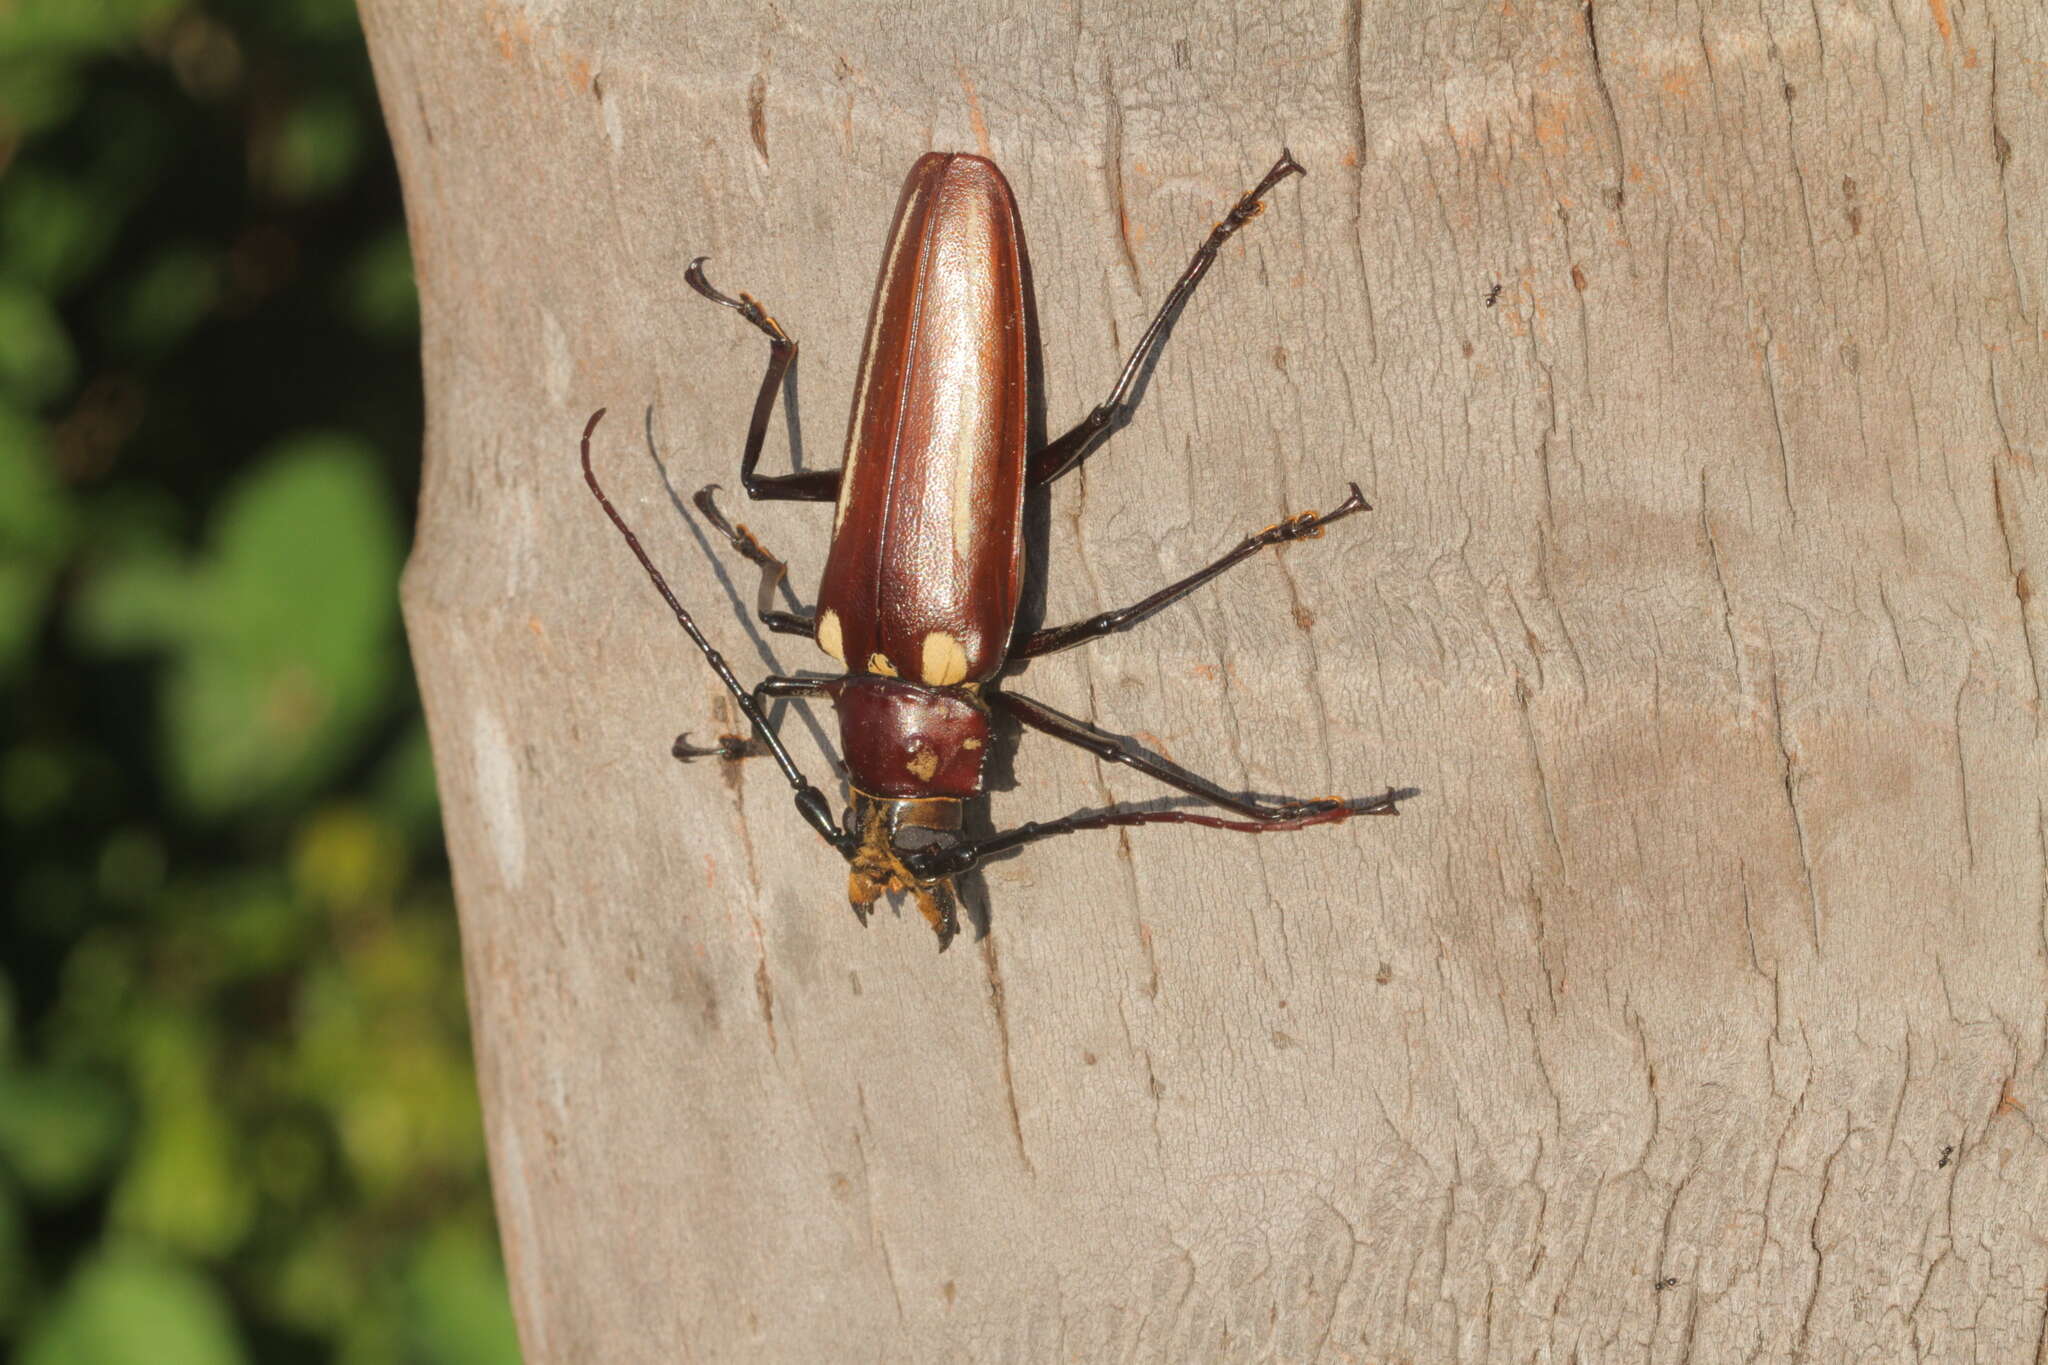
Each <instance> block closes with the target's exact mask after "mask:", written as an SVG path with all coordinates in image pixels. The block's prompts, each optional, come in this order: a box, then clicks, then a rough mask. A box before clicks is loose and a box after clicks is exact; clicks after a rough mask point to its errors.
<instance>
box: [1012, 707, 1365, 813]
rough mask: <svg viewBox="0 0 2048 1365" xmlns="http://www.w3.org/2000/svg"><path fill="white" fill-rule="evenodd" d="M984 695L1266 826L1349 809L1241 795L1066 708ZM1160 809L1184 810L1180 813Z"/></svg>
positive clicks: (1036, 725) (1330, 801) (1331, 801)
mask: <svg viewBox="0 0 2048 1365" xmlns="http://www.w3.org/2000/svg"><path fill="white" fill-rule="evenodd" d="M982 696H983V699H984V700H986V701H988V702H989V703H990V704H991V705H994V706H999V707H1001V708H1002V709H1003V710H1005V711H1007V712H1009V713H1010V714H1011V715H1013V716H1015V717H1016V718H1017V719H1018V720H1019V721H1021V722H1023V723H1024V724H1026V725H1028V726H1030V727H1031V728H1032V729H1034V730H1037V731H1039V732H1040V733H1042V734H1048V735H1051V736H1052V737H1053V738H1054V739H1059V740H1065V741H1066V742H1067V743H1069V744H1071V745H1073V746H1074V747H1075V748H1077V749H1086V750H1087V751H1088V752H1089V753H1091V754H1094V755H1095V756H1096V757H1097V758H1099V759H1101V760H1103V761H1104V762H1106V763H1122V764H1124V765H1126V766H1127V767H1132V768H1136V769H1137V770H1138V771H1139V772H1141V773H1144V774H1145V775H1147V776H1148V777H1156V778H1158V779H1159V780H1160V781H1161V782H1164V783H1165V784H1166V785H1167V786H1169V787H1176V788H1178V789H1179V790H1181V791H1184V792H1186V793H1188V794H1189V795H1190V796H1199V797H1201V798H1202V799H1203V800H1204V801H1210V802H1213V803H1215V804H1216V805H1219V806H1221V807H1223V808H1224V809H1225V810H1229V811H1235V812H1237V813H1238V814H1239V815H1242V816H1246V817H1247V818H1249V819H1251V820H1253V821H1255V822H1257V823H1258V824H1259V825H1260V826H1264V825H1268V824H1276V823H1278V824H1287V823H1288V822H1290V821H1299V820H1303V819H1307V820H1309V821H1310V823H1320V822H1321V820H1323V819H1332V818H1341V817H1336V816H1333V815H1332V814H1331V812H1333V811H1342V810H1347V809H1348V806H1347V803H1346V802H1344V801H1342V800H1340V799H1338V798H1336V797H1326V798H1324V799H1322V800H1319V801H1282V802H1276V803H1272V804H1268V803H1267V802H1263V801H1257V800H1253V799H1251V798H1249V797H1243V796H1235V795H1232V794H1231V793H1230V792H1227V791H1225V790H1223V788H1221V787H1219V786H1217V785H1216V784H1215V783H1214V782H1211V781H1209V780H1208V779H1206V778H1201V777H1197V776H1195V775H1194V774H1193V773H1191V772H1187V771H1185V770H1183V769H1181V768H1180V767H1178V766H1176V765H1174V764H1172V763H1169V762H1167V761H1166V760H1165V759H1163V758H1161V757H1159V755H1157V754H1155V753H1151V752H1150V751H1148V750H1145V749H1141V748H1139V747H1138V746H1137V745H1135V744H1133V743H1131V741H1129V740H1127V739H1124V738H1121V737H1120V736H1117V735H1112V734H1109V733H1107V732H1105V731H1102V730H1098V729H1096V728H1095V727H1094V726H1092V725H1090V724H1088V723H1087V722H1086V721H1082V720H1076V719H1075V718H1074V717H1072V716H1069V715H1067V714H1065V713H1064V712H1060V711H1055V710H1053V709H1052V708H1051V707H1050V706H1047V705H1046V704H1045V703H1044V702H1041V701H1033V700H1032V699H1031V698H1030V697H1026V696H1023V695H1022V694H1020V693H1016V692H998V691H994V690H992V689H991V690H989V691H987V692H984V693H983V694H982ZM1155 813H1163V814H1182V812H1178V811H1171V812H1155ZM1214 820H1215V817H1213V816H1211V817H1209V818H1208V819H1206V820H1198V819H1195V818H1194V817H1193V816H1188V817H1187V818H1186V820H1184V821H1183V823H1190V822H1191V823H1194V824H1207V823H1213V822H1214ZM1236 827H1237V826H1236V825H1235V824H1232V825H1228V826H1226V828H1232V829H1234V828H1236ZM1091 828H1093V827H1092V826H1091Z"/></svg>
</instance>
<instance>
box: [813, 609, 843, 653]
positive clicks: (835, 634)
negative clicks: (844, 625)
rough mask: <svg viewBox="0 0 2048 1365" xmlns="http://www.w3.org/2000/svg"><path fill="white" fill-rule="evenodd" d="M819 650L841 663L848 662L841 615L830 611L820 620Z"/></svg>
mask: <svg viewBox="0 0 2048 1365" xmlns="http://www.w3.org/2000/svg"><path fill="white" fill-rule="evenodd" d="M818 648H820V649H822V650H824V651H825V652H826V653H827V654H830V655H831V656H832V657H833V658H835V659H837V660H839V662H840V663H845V662H846V640H845V637H844V636H843V635H841V633H840V630H839V613H838V612H836V611H828V612H826V613H825V614H824V615H823V616H820V617H819V618H818Z"/></svg>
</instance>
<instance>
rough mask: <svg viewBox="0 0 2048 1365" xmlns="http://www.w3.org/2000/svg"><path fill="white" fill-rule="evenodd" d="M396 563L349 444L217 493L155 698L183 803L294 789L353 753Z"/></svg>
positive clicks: (374, 486)
mask: <svg viewBox="0 0 2048 1365" xmlns="http://www.w3.org/2000/svg"><path fill="white" fill-rule="evenodd" d="M398 553H399V552H398V535H397V530H396V528H395V526H394V525H393V521H392V516H391V512H390V509H389V507H388V505H387V504H386V502H385V500H384V495H383V490H382V488H381V486H380V483H379V477H378V473H377V469H376V465H375V461H374V459H373V458H372V456H371V452H370V450H369V448H368V447H367V446H366V445H365V444H364V443H362V442H361V441H359V440H356V439H354V438H350V437H345V436H306V437H301V438H299V439H297V440H295V441H293V442H291V443H290V444H288V445H287V446H286V447H284V448H283V449H281V450H279V451H278V452H277V453H276V454H274V455H273V456H271V458H270V459H268V460H266V461H265V462H264V463H263V464H262V466H261V467H260V468H258V470H257V471H256V472H255V474H253V475H252V476H250V477H249V478H247V479H246V480H245V481H244V482H243V483H242V485H241V486H240V487H239V488H237V489H236V490H235V491H234V492H232V493H231V494H230V495H229V496H228V498H227V501H226V506H225V508H224V509H223V511H222V512H221V513H220V515H219V517H218V519H217V522H216V526H215V531H214V536H213V550H212V553H211V555H210V556H209V559H208V562H207V563H206V564H205V565H204V566H203V567H202V568H201V570H200V571H199V574H198V575H197V579H196V581H195V582H194V584H193V585H192V589H191V601H190V604H189V605H190V607H191V609H192V611H193V613H194V619H193V620H192V621H191V622H190V623H189V624H188V625H187V626H186V630H187V632H188V638H187V639H186V640H185V641H184V642H183V645H182V648H181V649H180V651H179V656H178V658H177V660H176V661H175V663H174V664H173V667H172V671H171V675H170V677H169V678H168V679H167V680H166V685H165V692H164V708H165V721H166V731H167V736H166V739H167V743H168V745H169V750H170V753H169V758H170V768H171V772H172V775H173V777H174V778H175V779H176V781H177V784H178V787H179V790H180V792H181V794H182V795H183V797H184V799H185V802H186V804H187V805H188V806H190V807H191V808H192V809H193V810H195V811H197V812H198V813H200V814H204V815H219V814H224V813H226V812H229V811H232V810H237V809H241V808H244V807H247V806H250V805H253V804H255V803H257V802H259V801H263V800H266V799H269V798H272V797H274V796H276V795H278V794H280V793H286V792H296V791H300V790H303V789H305V788H306V787H307V786H309V785H310V784H311V783H312V782H314V781H315V780H317V779H319V778H321V777H323V776H325V775H326V774H328V773H330V772H332V771H333V770H334V768H335V767H336V766H337V765H338V764H340V763H341V762H342V761H344V760H346V759H347V758H348V757H349V756H350V754H351V753H352V752H353V748H354V746H355V744H356V743H357V741H358V740H359V739H360V737H361V735H362V733H363V731H364V729H365V727H366V726H367V725H368V724H369V723H370V722H371V721H373V720H374V719H375V718H376V715H377V713H378V711H379V709H380V707H381V705H382V704H383V702H384V700H385V694H386V692H387V690H388V688H389V685H390V682H391V679H392V676H393V673H394V664H395V660H394V658H393V655H392V650H391V633H392V628H393V625H394V623H395V620H396V614H397V585H398Z"/></svg>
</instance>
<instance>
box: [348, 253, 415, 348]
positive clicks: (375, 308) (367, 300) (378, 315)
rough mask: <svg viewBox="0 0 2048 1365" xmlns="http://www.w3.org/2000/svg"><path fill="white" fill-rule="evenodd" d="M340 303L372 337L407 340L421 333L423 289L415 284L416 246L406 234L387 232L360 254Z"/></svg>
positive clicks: (350, 268) (353, 264) (351, 265)
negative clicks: (414, 259)
mask: <svg viewBox="0 0 2048 1365" xmlns="http://www.w3.org/2000/svg"><path fill="white" fill-rule="evenodd" d="M339 302H340V305H341V308H342V310H343V311H344V312H346V313H348V314H349V315H350V316H352V317H354V319H355V322H356V326H358V327H360V328H362V329H363V331H365V332H367V333H369V334H370V335H372V336H375V337H380V338H405V337H411V336H414V335H416V334H417V333H418V332H419V328H420V296H419V288H418V286H417V285H416V284H415V283H414V281H413V274H412V247H411V244H410V243H408V242H407V241H406V239H405V234H404V233H403V232H399V231H392V232H387V233H385V234H384V235H383V236H381V237H379V238H377V239H376V240H374V241H372V242H371V243H369V245H367V246H365V247H364V248H363V249H362V250H361V251H360V252H358V253H357V255H356V258H355V260H354V261H353V262H352V263H351V264H350V266H349V270H348V274H347V275H346V276H345V278H344V280H343V282H342V287H341V298H340V300H339Z"/></svg>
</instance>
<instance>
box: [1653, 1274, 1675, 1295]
mask: <svg viewBox="0 0 2048 1365" xmlns="http://www.w3.org/2000/svg"><path fill="white" fill-rule="evenodd" d="M1653 1288H1655V1289H1656V1291H1657V1292H1658V1293H1659V1294H1661V1293H1663V1292H1664V1291H1665V1290H1667V1289H1676V1288H1678V1277H1677V1276H1676V1275H1673V1276H1671V1277H1670V1278H1669V1279H1664V1280H1659V1281H1657V1283H1656V1284H1655V1285H1654V1286H1653Z"/></svg>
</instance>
